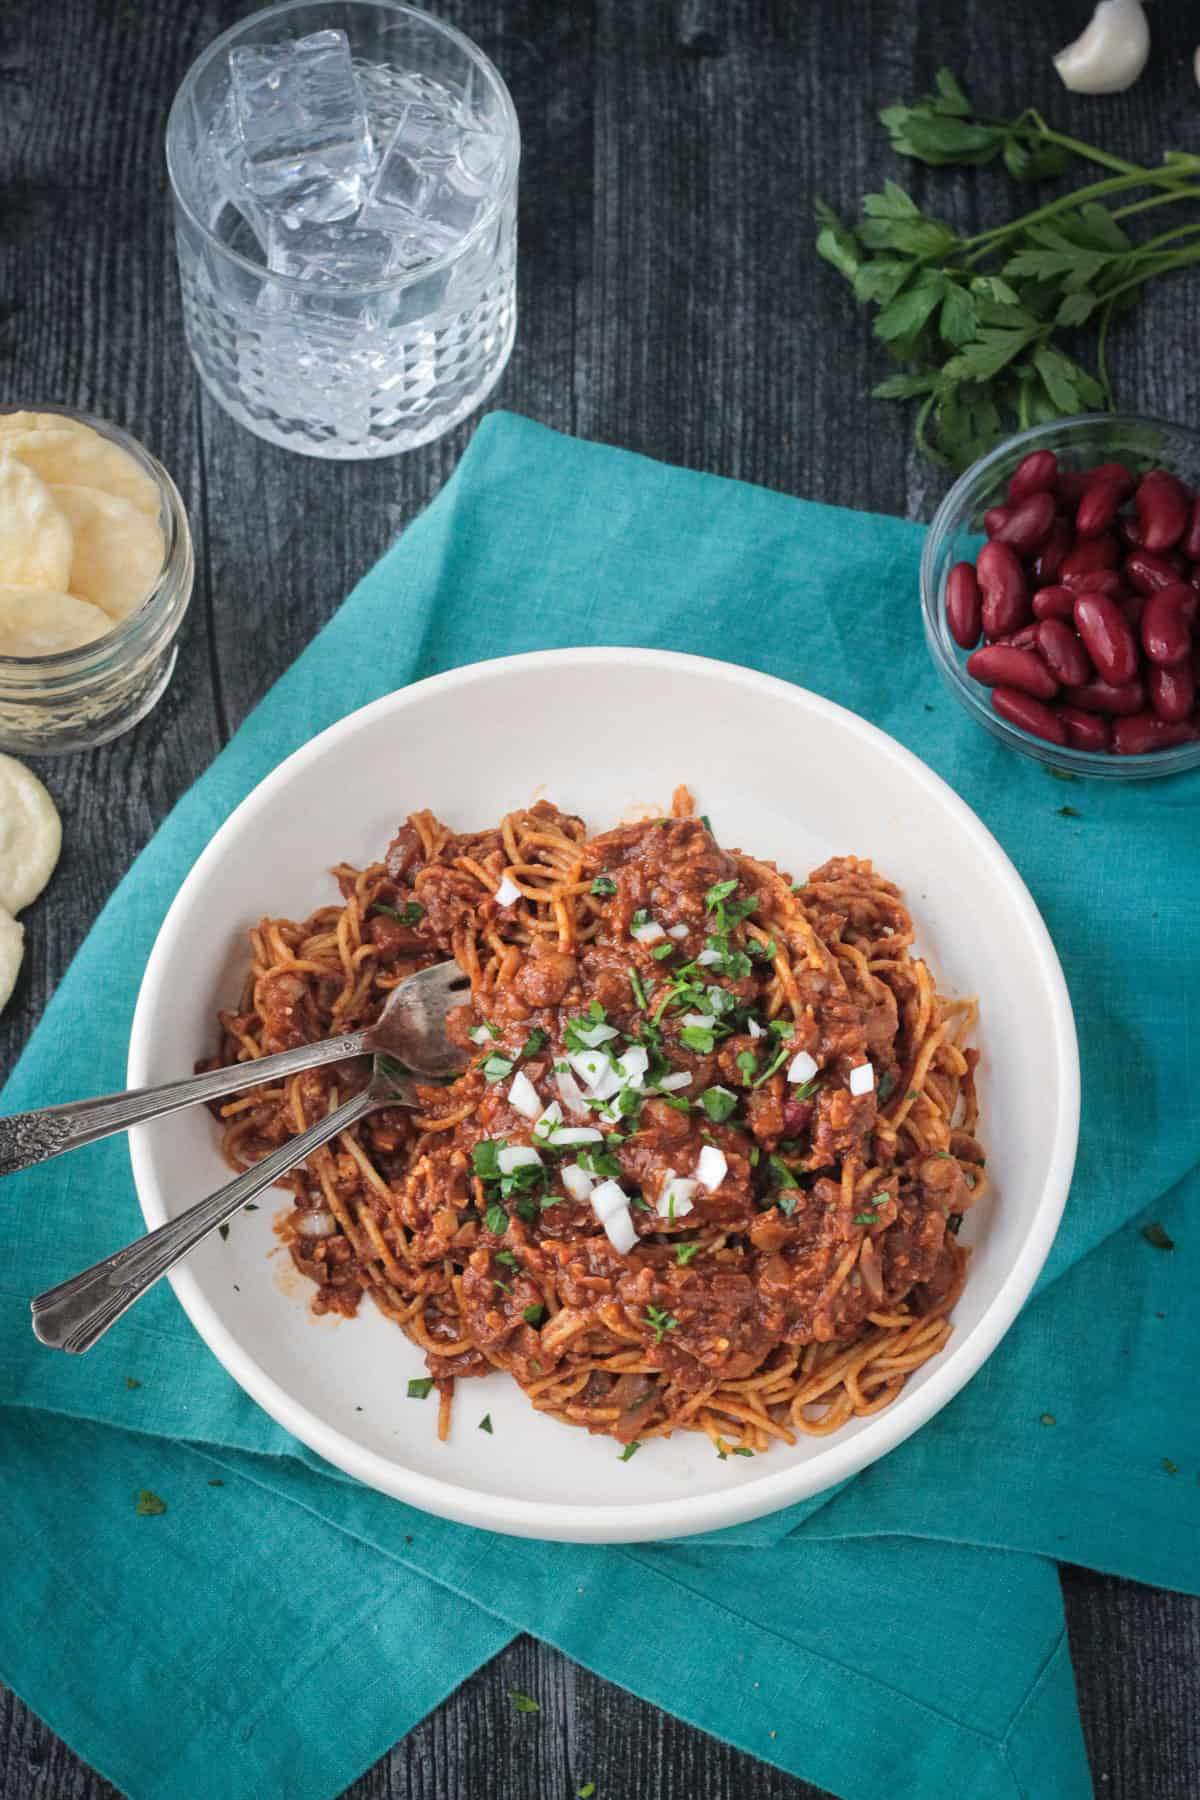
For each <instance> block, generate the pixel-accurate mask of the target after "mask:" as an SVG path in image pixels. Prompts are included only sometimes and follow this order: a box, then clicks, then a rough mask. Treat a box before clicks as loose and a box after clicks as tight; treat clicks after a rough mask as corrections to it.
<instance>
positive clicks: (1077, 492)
mask: <svg viewBox="0 0 1200 1800" xmlns="http://www.w3.org/2000/svg"><path fill="white" fill-rule="evenodd" d="M1090 480H1091V476H1090V474H1089V473H1088V471H1087V470H1086V469H1060V470H1059V471H1058V480H1057V481H1056V482H1055V484H1054V487H1055V492H1056V493H1057V494H1058V501H1059V505H1060V506H1065V507H1067V508H1068V509H1069V510H1070V511H1071V512H1072V513H1074V511H1075V509H1076V507H1077V506H1078V505H1079V502H1080V501H1081V500H1082V499H1083V496H1084V495H1085V494H1086V493H1087V486H1088V482H1089V481H1090Z"/></svg>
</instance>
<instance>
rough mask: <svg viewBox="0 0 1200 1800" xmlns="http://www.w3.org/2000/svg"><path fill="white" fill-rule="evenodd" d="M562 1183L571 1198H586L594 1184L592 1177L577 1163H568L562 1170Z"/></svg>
mask: <svg viewBox="0 0 1200 1800" xmlns="http://www.w3.org/2000/svg"><path fill="white" fill-rule="evenodd" d="M562 1184H563V1186H564V1187H565V1188H566V1190H567V1192H568V1194H569V1195H570V1196H571V1198H572V1200H586V1199H587V1198H588V1197H589V1195H590V1194H591V1191H592V1188H593V1187H594V1186H595V1182H594V1180H593V1178H592V1177H591V1176H590V1175H589V1174H588V1172H587V1170H586V1169H581V1168H580V1166H579V1164H578V1163H568V1164H567V1166H566V1168H565V1169H564V1170H563V1172H562Z"/></svg>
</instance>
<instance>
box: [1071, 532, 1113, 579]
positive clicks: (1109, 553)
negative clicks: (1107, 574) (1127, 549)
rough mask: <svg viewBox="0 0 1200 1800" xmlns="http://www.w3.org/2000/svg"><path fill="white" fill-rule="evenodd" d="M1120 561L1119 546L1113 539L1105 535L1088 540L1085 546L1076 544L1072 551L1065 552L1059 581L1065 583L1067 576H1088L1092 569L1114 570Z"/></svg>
mask: <svg viewBox="0 0 1200 1800" xmlns="http://www.w3.org/2000/svg"><path fill="white" fill-rule="evenodd" d="M1120 560H1121V546H1120V544H1118V542H1117V540H1116V538H1115V537H1110V536H1109V535H1108V534H1107V533H1105V534H1104V535H1102V536H1101V537H1096V538H1091V539H1089V541H1088V542H1087V543H1086V544H1077V545H1076V546H1075V548H1074V550H1070V551H1068V552H1067V555H1066V556H1065V557H1064V558H1063V566H1062V573H1061V574H1060V575H1059V580H1060V581H1065V580H1066V578H1067V576H1068V575H1084V574H1090V573H1091V572H1092V571H1093V570H1094V569H1115V568H1116V566H1117V564H1118V563H1119V562H1120Z"/></svg>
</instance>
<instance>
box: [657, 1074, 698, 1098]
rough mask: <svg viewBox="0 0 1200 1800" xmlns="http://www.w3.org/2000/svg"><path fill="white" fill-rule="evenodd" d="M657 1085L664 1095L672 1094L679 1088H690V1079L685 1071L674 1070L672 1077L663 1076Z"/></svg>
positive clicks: (689, 1075)
mask: <svg viewBox="0 0 1200 1800" xmlns="http://www.w3.org/2000/svg"><path fill="white" fill-rule="evenodd" d="M658 1085H659V1087H660V1088H661V1089H662V1091H663V1093H664V1094H674V1093H676V1092H677V1091H678V1090H679V1089H680V1088H685V1087H691V1085H692V1077H691V1074H690V1072H689V1071H688V1070H687V1069H676V1070H675V1072H674V1074H673V1075H664V1076H663V1078H662V1080H661V1081H660V1082H659V1084H658Z"/></svg>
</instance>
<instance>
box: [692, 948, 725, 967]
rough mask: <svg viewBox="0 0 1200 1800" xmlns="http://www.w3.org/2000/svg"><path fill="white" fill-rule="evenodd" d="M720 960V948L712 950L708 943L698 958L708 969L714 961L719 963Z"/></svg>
mask: <svg viewBox="0 0 1200 1800" xmlns="http://www.w3.org/2000/svg"><path fill="white" fill-rule="evenodd" d="M720 960H721V952H720V951H719V950H710V949H709V948H708V946H707V945H706V946H705V948H704V949H703V950H702V951H701V952H700V954H699V956H698V957H697V958H696V961H697V962H698V963H700V964H701V965H702V966H703V967H704V968H706V969H711V967H712V965H713V964H714V963H719V962H720Z"/></svg>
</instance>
